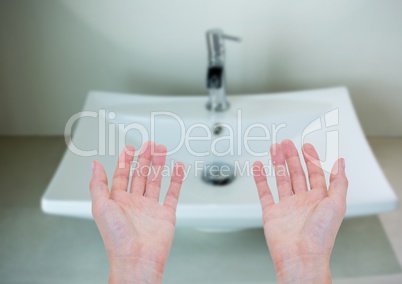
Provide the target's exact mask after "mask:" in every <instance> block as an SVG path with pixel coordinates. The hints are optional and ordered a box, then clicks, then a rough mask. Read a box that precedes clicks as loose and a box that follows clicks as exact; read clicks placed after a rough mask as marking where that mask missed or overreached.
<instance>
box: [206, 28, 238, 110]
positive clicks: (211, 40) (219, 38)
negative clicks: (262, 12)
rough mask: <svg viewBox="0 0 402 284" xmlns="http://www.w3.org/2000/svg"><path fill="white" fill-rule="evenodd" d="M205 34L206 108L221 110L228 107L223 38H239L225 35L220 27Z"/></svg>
mask: <svg viewBox="0 0 402 284" xmlns="http://www.w3.org/2000/svg"><path fill="white" fill-rule="evenodd" d="M206 35H207V45H208V71H207V88H208V92H209V101H208V103H207V109H208V110H210V111H216V112H222V111H226V110H227V109H229V107H230V104H229V102H228V100H227V99H226V79H225V45H224V40H225V39H229V40H234V41H240V39H238V38H236V37H232V36H227V35H225V34H224V33H223V31H222V30H220V29H212V30H208V31H207V34H206Z"/></svg>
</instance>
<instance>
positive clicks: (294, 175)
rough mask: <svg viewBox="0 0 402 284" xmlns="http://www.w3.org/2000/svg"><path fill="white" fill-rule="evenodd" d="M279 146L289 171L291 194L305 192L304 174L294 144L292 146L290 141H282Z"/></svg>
mask: <svg viewBox="0 0 402 284" xmlns="http://www.w3.org/2000/svg"><path fill="white" fill-rule="evenodd" d="M281 146H282V150H283V153H284V155H285V159H286V164H287V166H288V169H289V175H290V181H291V182H292V188H293V192H294V193H298V192H303V191H307V182H306V174H305V173H304V170H303V168H302V165H301V163H300V157H299V153H298V152H297V149H296V147H295V144H293V142H292V141H291V140H284V141H282V143H281Z"/></svg>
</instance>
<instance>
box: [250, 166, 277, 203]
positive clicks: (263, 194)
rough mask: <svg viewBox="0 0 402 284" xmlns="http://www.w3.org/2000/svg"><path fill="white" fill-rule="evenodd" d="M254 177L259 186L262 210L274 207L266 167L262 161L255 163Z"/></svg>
mask: <svg viewBox="0 0 402 284" xmlns="http://www.w3.org/2000/svg"><path fill="white" fill-rule="evenodd" d="M253 176H254V181H255V184H256V186H257V190H258V196H259V197H260V202H261V207H262V209H263V210H264V209H265V208H268V207H270V206H272V205H274V204H275V202H274V198H273V197H272V193H271V190H270V189H269V186H268V182H267V175H266V173H265V170H264V166H263V165H262V163H261V162H260V161H257V162H255V163H254V165H253Z"/></svg>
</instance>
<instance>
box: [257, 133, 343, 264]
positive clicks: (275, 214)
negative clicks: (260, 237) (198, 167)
mask: <svg viewBox="0 0 402 284" xmlns="http://www.w3.org/2000/svg"><path fill="white" fill-rule="evenodd" d="M271 156H272V161H273V163H274V167H275V176H276V182H277V187H278V195H279V202H278V203H277V204H275V202H274V200H273V197H272V194H271V191H270V189H269V186H268V183H267V179H266V175H265V172H264V169H263V165H262V163H261V162H256V164H255V167H254V178H255V181H256V184H257V189H258V192H259V196H260V200H261V206H262V209H263V223H264V233H265V237H266V240H267V244H268V247H269V250H270V252H271V256H272V258H273V260H274V263H275V265H276V268H277V270H281V267H282V266H284V265H286V264H287V263H289V262H290V263H293V262H296V261H300V259H316V260H318V261H325V262H327V261H328V262H329V257H330V254H331V251H332V248H333V245H334V242H335V238H336V234H337V232H338V230H339V227H340V225H341V223H342V220H343V217H344V214H345V210H346V190H347V179H346V176H345V171H344V160H343V159H339V160H338V161H337V162H336V163H335V165H334V167H333V169H332V173H331V178H330V186H329V188H328V187H327V185H326V182H325V176H324V172H323V170H322V168H321V166H320V164H319V159H318V154H317V152H316V151H315V149H314V147H313V146H312V145H310V144H306V145H304V147H303V156H304V160H305V162H306V166H307V170H308V177H309V182H310V190H309V188H308V186H307V182H306V176H305V173H304V171H303V168H302V166H301V163H300V157H299V155H298V152H297V150H296V148H295V146H294V144H293V142H291V141H290V140H285V141H283V142H282V143H281V144H275V145H273V146H272V147H271Z"/></svg>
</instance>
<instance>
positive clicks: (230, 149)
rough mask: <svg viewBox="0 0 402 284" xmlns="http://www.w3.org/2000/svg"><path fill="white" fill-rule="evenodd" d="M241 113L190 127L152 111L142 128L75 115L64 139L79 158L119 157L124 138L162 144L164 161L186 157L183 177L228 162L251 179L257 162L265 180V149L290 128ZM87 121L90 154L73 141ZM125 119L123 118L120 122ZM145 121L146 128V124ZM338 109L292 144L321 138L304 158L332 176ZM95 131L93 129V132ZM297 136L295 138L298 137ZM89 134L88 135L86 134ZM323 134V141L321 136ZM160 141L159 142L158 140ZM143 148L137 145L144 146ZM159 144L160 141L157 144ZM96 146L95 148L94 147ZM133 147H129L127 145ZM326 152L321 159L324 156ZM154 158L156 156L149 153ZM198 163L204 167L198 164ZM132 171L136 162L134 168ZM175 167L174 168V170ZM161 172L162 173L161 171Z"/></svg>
mask: <svg viewBox="0 0 402 284" xmlns="http://www.w3.org/2000/svg"><path fill="white" fill-rule="evenodd" d="M242 116H243V114H242V111H241V110H240V109H239V110H237V116H236V118H235V119H234V118H232V119H231V120H230V121H216V122H211V121H206V122H204V123H202V122H196V123H191V124H189V122H188V121H185V120H184V119H183V118H182V117H180V116H179V115H178V114H176V113H172V112H167V111H158V112H151V113H150V116H149V118H147V119H146V120H141V121H142V123H140V122H138V121H136V122H129V121H125V123H122V122H121V121H120V122H119V120H117V119H116V118H117V114H116V113H115V112H113V111H109V112H108V111H106V110H105V109H100V110H99V111H83V112H79V113H77V114H75V115H73V116H72V117H71V118H70V119H69V120H68V122H67V123H66V127H65V132H64V137H65V140H66V144H67V146H68V149H69V150H70V151H71V152H72V153H74V154H75V155H78V156H82V157H95V156H105V155H107V156H117V155H118V154H119V153H120V151H121V150H122V149H124V147H125V144H126V141H127V140H129V141H131V140H132V138H131V140H130V139H127V137H130V136H131V137H136V139H135V140H136V141H137V142H142V143H144V142H146V141H149V140H152V141H155V140H161V141H162V143H163V144H165V145H166V146H167V150H168V152H167V156H168V157H169V158H170V160H172V161H173V160H174V159H175V158H176V156H177V157H180V156H181V157H183V153H185V154H186V155H185V157H187V160H185V161H183V162H184V164H185V165H186V167H187V169H186V170H185V173H186V174H187V175H188V174H189V173H190V172H193V173H194V174H197V173H198V172H201V168H204V167H205V166H206V164H207V163H208V161H211V159H212V157H213V159H215V160H217V161H220V160H221V161H230V163H231V165H232V166H233V167H234V168H235V172H236V175H240V176H244V175H252V172H253V168H252V163H253V162H254V161H255V160H259V159H261V160H263V161H264V162H266V161H267V160H268V163H267V164H265V165H264V168H265V172H266V174H267V175H268V176H273V175H274V170H273V167H272V162H271V161H270V160H269V147H270V146H271V145H273V144H275V143H280V142H281V141H278V137H281V138H283V135H281V134H282V132H284V131H286V130H287V129H288V128H289V127H292V125H289V124H288V122H287V121H284V122H281V123H263V122H261V121H259V122H256V123H245V122H244V121H245V120H244V119H243V117H242ZM82 119H85V121H86V122H85V123H88V122H89V123H88V125H90V127H91V128H93V129H92V130H93V133H95V136H96V137H95V138H94V137H91V139H92V140H91V141H93V140H94V139H96V142H97V143H92V144H91V145H92V147H93V148H92V149H84V147H81V146H80V145H78V143H77V144H76V143H75V141H74V139H72V138H71V137H72V135H73V133H72V132H73V128H74V126H75V125H76V124H77V123H79V121H80V120H82ZM123 120H124V119H123ZM144 121H146V123H144ZM337 126H339V109H333V110H331V111H328V112H327V113H325V114H323V115H318V117H317V118H316V119H314V120H313V121H311V120H310V121H306V126H305V127H301V128H300V129H297V133H298V137H299V139H297V141H300V145H296V146H297V147H298V148H299V149H300V148H301V146H302V145H303V144H304V143H306V142H309V138H310V137H313V136H317V135H318V136H320V137H319V141H324V142H323V143H320V145H314V146H319V149H320V150H321V155H320V157H321V160H318V159H315V158H314V157H311V156H310V157H308V158H309V159H310V160H311V161H312V162H313V163H314V164H316V165H317V166H319V165H321V167H322V168H323V170H324V171H326V172H330V171H331V168H332V164H333V163H334V161H335V160H336V159H337V158H338V156H339V130H338V127H337ZM95 128H96V129H95ZM297 133H296V135H297ZM88 135H92V134H91V133H88ZM323 135H324V136H325V137H323ZM161 136H162V137H161ZM142 143H141V144H142ZM159 143H160V142H159ZM93 144H97V145H93ZM130 144H131V143H130ZM322 151H324V153H325V154H324V155H322V154H323V153H322ZM151 152H152V154H154V155H155V154H157V153H155V151H154V149H151ZM201 164H202V165H201ZM133 165H134V166H133V167H132V168H135V163H133ZM172 168H173V167H172ZM164 171H165V172H167V171H166V169H164Z"/></svg>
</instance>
